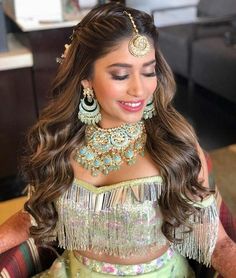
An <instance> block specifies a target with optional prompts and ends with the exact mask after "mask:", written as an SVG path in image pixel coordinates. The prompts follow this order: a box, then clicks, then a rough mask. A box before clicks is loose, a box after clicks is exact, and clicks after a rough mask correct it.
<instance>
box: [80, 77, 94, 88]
mask: <svg viewBox="0 0 236 278" xmlns="http://www.w3.org/2000/svg"><path fill="white" fill-rule="evenodd" d="M81 85H82V86H83V88H90V89H92V84H91V81H90V80H88V79H83V80H81Z"/></svg>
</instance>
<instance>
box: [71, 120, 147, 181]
mask: <svg viewBox="0 0 236 278" xmlns="http://www.w3.org/2000/svg"><path fill="white" fill-rule="evenodd" d="M145 143H146V131H145V126H144V123H143V121H140V122H137V123H134V124H123V125H122V126H120V127H116V128H108V129H103V128H100V127H98V126H96V125H88V126H87V127H86V130H85V143H84V146H82V147H81V148H78V149H76V153H75V157H74V158H75V160H76V161H77V162H78V163H79V164H80V165H81V166H82V167H84V168H85V169H87V170H89V171H90V172H91V174H92V175H93V176H97V175H98V174H99V173H102V174H104V175H108V174H109V173H110V172H111V171H115V170H119V169H120V166H121V164H122V163H124V162H125V163H127V164H128V165H131V164H134V163H135V161H136V158H137V155H138V154H140V155H142V156H144V149H145Z"/></svg>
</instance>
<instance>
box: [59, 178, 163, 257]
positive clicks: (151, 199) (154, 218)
mask: <svg viewBox="0 0 236 278" xmlns="http://www.w3.org/2000/svg"><path fill="white" fill-rule="evenodd" d="M160 194H161V183H159V182H152V183H143V184H139V185H135V186H132V187H131V186H130V187H127V186H125V187H123V186H122V187H118V188H115V189H113V190H111V191H107V192H103V193H100V194H95V193H93V192H91V191H88V190H87V189H85V188H83V187H82V186H78V184H73V185H72V187H71V188H70V189H69V190H68V191H67V192H66V193H65V194H64V195H63V196H62V197H61V198H59V200H58V201H57V202H56V207H57V210H58V216H59V219H58V223H57V227H56V231H57V237H58V241H59V246H60V247H62V248H65V249H69V250H88V249H91V248H92V249H93V251H94V252H95V253H98V254H99V253H106V254H109V255H117V256H120V257H123V258H126V257H130V256H132V255H134V254H145V253H147V252H148V250H150V246H153V245H158V246H160V247H161V246H163V245H165V244H166V238H165V236H164V235H163V234H162V232H161V225H162V216H161V215H160V213H159V212H158V211H159V210H158V209H157V206H158V204H157V201H158V198H159V196H160ZM134 204H135V205H134Z"/></svg>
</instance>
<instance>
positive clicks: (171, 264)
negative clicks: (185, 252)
mask: <svg viewBox="0 0 236 278" xmlns="http://www.w3.org/2000/svg"><path fill="white" fill-rule="evenodd" d="M115 276H119V277H130V278H131V277H134V276H139V277H140V278H159V277H160V278H161V277H163V278H174V277H179V278H180V277H186V278H192V277H195V275H194V273H193V271H192V269H191V268H190V266H189V264H188V262H187V260H186V259H185V258H184V257H183V256H181V255H180V254H179V253H177V252H174V251H173V250H171V249H168V251H167V252H166V253H164V254H163V255H162V256H161V257H159V258H157V259H155V260H153V261H151V262H148V263H144V264H139V265H118V264H109V263H105V262H99V261H96V260H92V259H89V258H86V257H82V256H76V257H75V255H74V253H73V252H72V251H65V252H64V253H63V255H62V256H61V257H60V258H58V259H57V260H55V261H54V263H53V265H52V266H51V268H50V269H48V270H47V271H45V272H43V273H40V274H38V275H36V276H34V277H35V278H39V277H40V278H52V277H53V278H77V277H78V278H106V277H107V278H108V277H110V278H112V277H115Z"/></svg>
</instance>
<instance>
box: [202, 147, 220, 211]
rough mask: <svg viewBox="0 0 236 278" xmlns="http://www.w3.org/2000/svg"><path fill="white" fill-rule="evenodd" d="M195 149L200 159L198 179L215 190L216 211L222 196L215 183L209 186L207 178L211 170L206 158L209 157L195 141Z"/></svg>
mask: <svg viewBox="0 0 236 278" xmlns="http://www.w3.org/2000/svg"><path fill="white" fill-rule="evenodd" d="M197 151H198V155H199V158H200V161H201V170H200V172H199V176H198V178H199V181H201V182H202V185H203V186H204V187H206V188H211V189H214V190H215V199H216V203H217V208H218V211H219V209H220V206H221V202H222V198H221V195H220V193H219V191H218V188H217V185H216V184H214V185H213V186H214V188H212V187H211V186H210V179H209V176H210V174H211V173H210V171H212V170H211V169H209V166H208V165H209V163H208V161H207V159H210V157H208V158H207V155H206V153H205V152H204V151H203V150H202V148H201V147H200V145H199V144H198V143H197Z"/></svg>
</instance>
